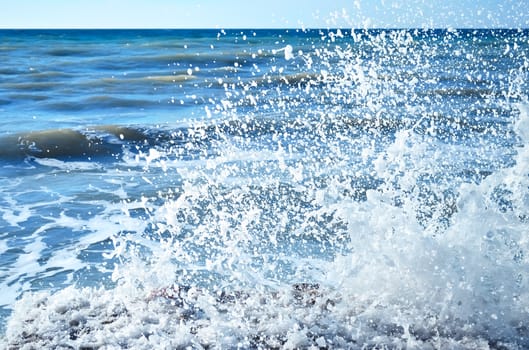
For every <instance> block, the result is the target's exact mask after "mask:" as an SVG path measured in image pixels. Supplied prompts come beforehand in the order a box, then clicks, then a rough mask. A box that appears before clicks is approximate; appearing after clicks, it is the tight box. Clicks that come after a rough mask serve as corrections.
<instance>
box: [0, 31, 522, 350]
mask: <svg viewBox="0 0 529 350" xmlns="http://www.w3.org/2000/svg"><path fill="white" fill-rule="evenodd" d="M471 35H474V36H475V37H476V38H477V40H480V42H479V44H477V45H476V44H475V43H471V42H469V39H468V38H469V36H471ZM514 37H515V38H517V36H514ZM526 39H527V38H526V37H525V39H524V40H526ZM494 40H495V39H494V37H493V38H490V37H488V36H486V35H483V36H479V35H477V34H475V33H473V34H472V33H469V32H458V31H443V32H435V31H416V32H410V31H353V32H345V31H344V32H342V31H328V32H322V33H321V43H322V44H321V43H318V45H316V44H313V45H312V47H311V49H310V50H307V49H299V50H298V49H297V48H296V47H293V46H291V45H290V44H289V45H287V46H285V48H284V49H283V50H279V51H277V52H274V53H269V54H270V55H271V57H272V58H271V60H272V62H273V64H271V65H269V66H266V67H258V66H256V65H254V66H253V68H251V69H253V71H254V72H255V73H256V74H255V76H256V77H255V79H252V80H236V79H235V80H233V81H229V80H227V79H226V80H225V81H223V83H224V88H225V97H224V98H223V99H222V100H218V101H213V102H212V104H211V105H209V106H208V107H207V108H206V114H207V115H208V118H207V119H206V120H205V121H203V122H201V123H196V122H195V123H194V124H193V125H191V126H190V127H189V128H188V130H186V133H185V135H186V141H185V142H179V143H177V144H165V145H160V146H157V147H156V148H151V149H149V150H148V151H145V152H139V153H133V152H131V153H126V152H125V155H124V159H123V162H124V163H125V164H129V165H130V166H131V167H136V168H138V167H140V168H141V169H142V170H141V176H142V177H143V178H144V179H145V181H146V182H148V183H150V184H152V185H153V187H152V191H151V192H148V193H144V194H143V195H142V196H141V198H128V199H125V200H124V201H123V203H122V207H121V210H122V212H123V215H122V219H120V220H123V221H124V222H127V223H129V222H130V221H133V222H138V223H141V226H138V227H141V230H127V231H121V232H120V233H119V234H117V235H115V236H114V237H113V243H114V247H115V251H114V252H112V253H111V254H109V255H108V258H109V259H115V260H119V263H117V264H116V268H115V270H114V273H113V282H114V286H113V287H112V288H110V289H103V288H101V289H93V288H86V289H79V288H76V287H70V288H67V289H64V290H62V291H60V292H58V293H56V294H54V295H48V294H45V293H41V294H27V295H26V296H24V297H23V298H22V299H21V300H20V301H19V303H18V305H17V307H16V308H15V312H14V315H13V317H12V318H11V320H10V325H9V329H8V333H7V337H8V340H9V341H10V342H11V344H18V345H20V344H23V343H25V342H28V341H32V342H40V343H41V344H45V345H46V344H59V343H60V342H61V341H63V340H61V339H67V340H68V341H67V342H69V343H71V344H77V345H81V344H93V345H94V346H96V347H97V346H102V345H111V346H133V347H138V348H141V347H148V346H152V345H153V344H154V345H156V346H160V347H163V346H170V347H179V346H192V347H197V348H200V347H210V346H213V347H216V346H217V347H219V348H222V347H233V348H296V347H310V346H314V347H319V348H334V347H352V348H355V347H357V348H362V347H365V346H368V347H369V346H374V347H376V346H385V347H389V348H443V347H460V348H480V347H496V346H497V347H501V346H505V347H507V348H509V347H511V348H516V347H517V346H520V347H524V346H527V345H528V344H529V340H528V337H529V331H528V328H527V321H526V320H527V319H528V317H527V316H528V310H529V309H528V307H529V294H528V293H527V291H528V290H529V288H528V287H529V286H528V278H529V276H528V275H527V271H529V269H528V268H529V266H528V264H529V262H528V258H527V253H526V252H527V250H528V248H529V247H528V244H529V242H528V239H527V234H528V230H527V227H528V225H527V224H528V220H529V212H528V210H529V209H528V208H529V191H528V186H529V178H528V174H529V168H528V164H529V153H528V149H529V148H528V145H529V113H528V107H527V106H528V101H527V96H526V94H525V92H524V91H526V90H525V88H526V82H527V80H528V79H527V78H528V77H527V74H528V73H527V67H528V60H527V57H525V54H526V53H527V50H526V49H525V51H524V50H522V49H518V51H517V56H515V58H513V56H509V52H505V51H504V47H503V46H502V47H501V48H500V47H499V45H500V44H497V42H496V41H494ZM516 40H517V39H516ZM520 40H521V39H520ZM501 45H503V44H501ZM517 45H518V46H521V44H520V43H518V44H517ZM525 45H526V44H525ZM498 50H500V51H501V52H503V55H502V54H501V53H500V56H498V57H499V58H498V61H501V62H498V61H490V60H487V59H485V58H484V57H489V56H488V55H494V54H496V53H497V51H498ZM283 56H284V57H283ZM274 63H276V64H274ZM501 64H510V65H511V66H512V67H513V68H512V69H509V70H508V74H509V76H508V77H506V78H504V79H499V81H500V83H493V82H489V81H493V80H492V76H493V75H494V76H495V75H497V74H503V73H498V72H497V68H496V67H497V66H499V65H501ZM461 72H464V74H466V76H465V77H461V74H462V73H461ZM487 75H488V76H487ZM524 84H525V85H524ZM469 101H470V102H469ZM462 108H465V109H462ZM128 227H131V225H130V224H128ZM28 310H31V311H30V312H28ZM28 339H29V340H28ZM17 342H18V343H17Z"/></svg>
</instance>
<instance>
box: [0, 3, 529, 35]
mask: <svg viewBox="0 0 529 350" xmlns="http://www.w3.org/2000/svg"><path fill="white" fill-rule="evenodd" d="M528 9H529V0H518V1H516V0H503V1H501V0H444V1H431V0H407V1H403V0H371V1H369V0H334V1H332V0H331V1H327V0H319V1H314V0H304V1H299V0H297V1H296V0H293V1H290V0H259V1H248V0H247V1H236V0H227V1H221V0H216V1H215V0H189V1H182V0H142V1H140V0H2V2H1V4H0V27H2V28H284V27H288V28H302V27H305V28H310V27H312V28H314V27H319V28H325V27H346V28H351V27H354V28H364V27H393V28H394V27H399V28H407V27H414V28H417V27H419V28H420V27H437V28H439V27H443V28H444V27H456V28H462V27H465V28H468V27H471V28H476V27H479V28H487V27H511V28H512V27H516V28H519V27H524V28H528V27H529V10H528Z"/></svg>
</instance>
